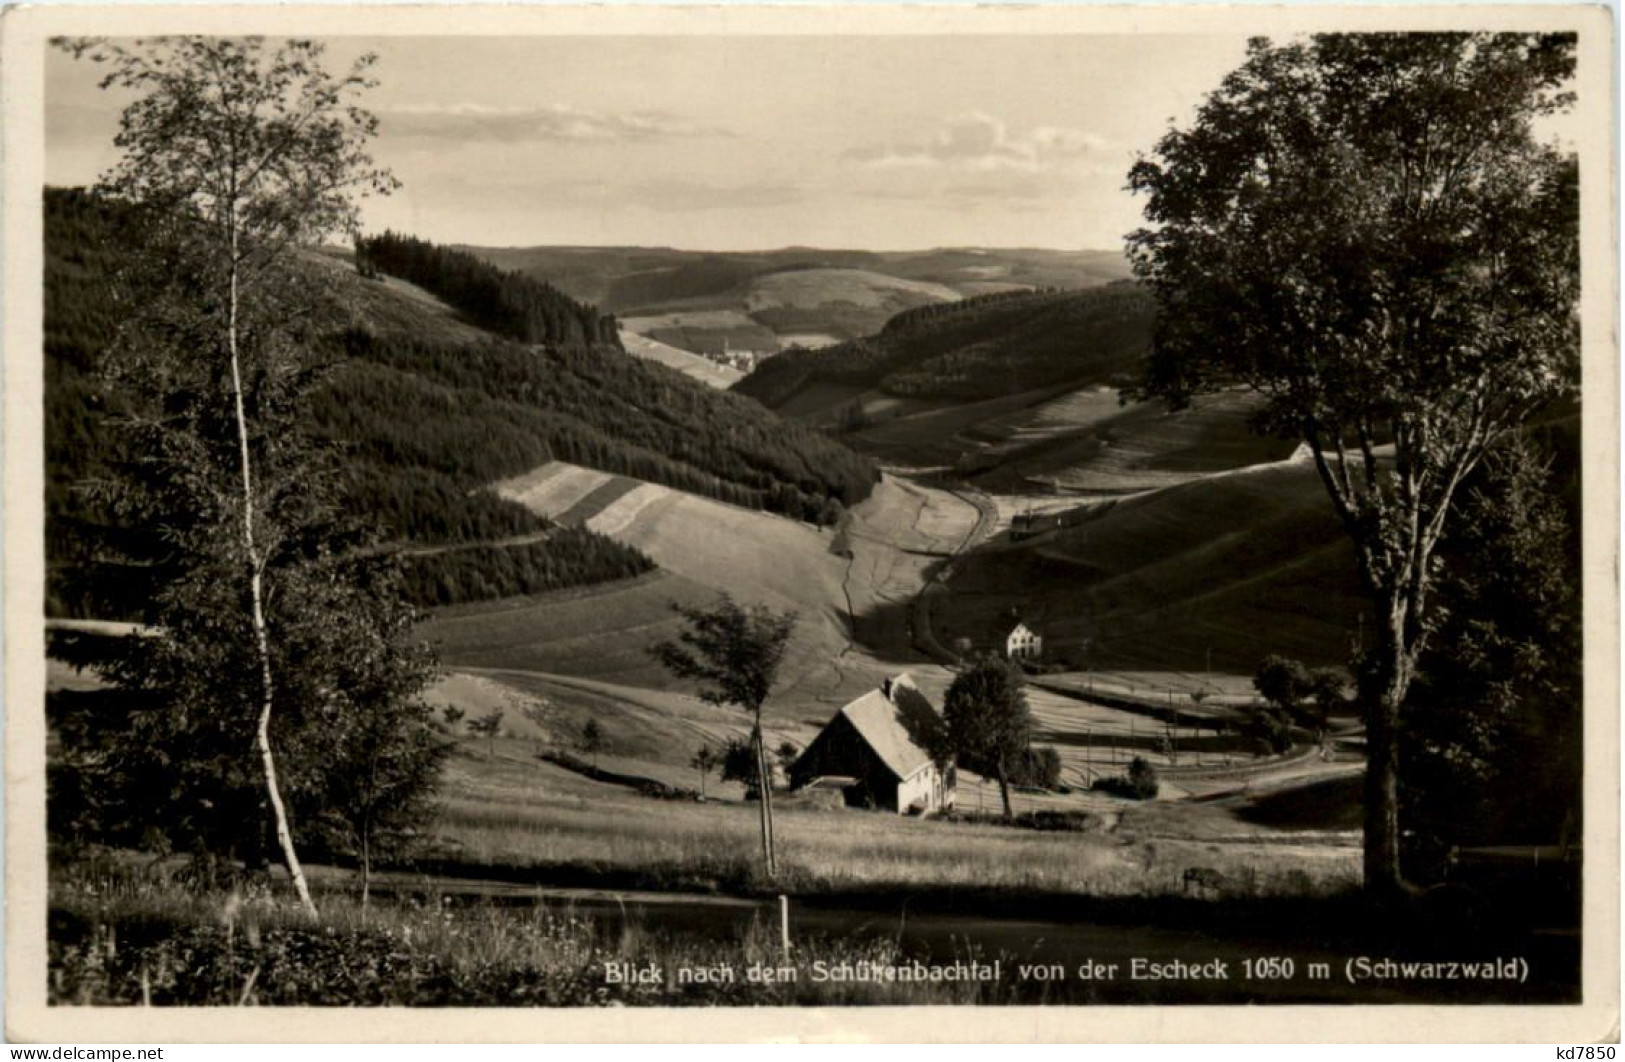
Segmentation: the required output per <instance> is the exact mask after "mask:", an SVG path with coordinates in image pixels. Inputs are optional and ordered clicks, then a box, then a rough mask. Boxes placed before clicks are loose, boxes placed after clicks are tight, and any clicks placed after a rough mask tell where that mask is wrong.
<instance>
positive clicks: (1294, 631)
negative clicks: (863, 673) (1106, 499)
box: [933, 460, 1364, 673]
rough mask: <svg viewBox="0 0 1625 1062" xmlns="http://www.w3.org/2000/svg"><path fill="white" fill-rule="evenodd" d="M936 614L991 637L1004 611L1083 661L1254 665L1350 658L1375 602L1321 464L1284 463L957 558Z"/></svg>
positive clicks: (1129, 501) (1157, 666)
mask: <svg viewBox="0 0 1625 1062" xmlns="http://www.w3.org/2000/svg"><path fill="white" fill-rule="evenodd" d="M949 590H950V592H949V593H948V594H946V595H943V596H942V597H940V598H938V599H937V603H936V605H935V606H934V610H933V622H934V625H935V627H936V630H937V633H938V636H939V637H940V638H942V639H943V640H944V641H947V640H948V639H949V638H952V637H954V636H957V635H964V636H968V637H970V638H972V639H973V640H975V641H976V642H977V643H978V644H982V643H984V642H985V640H986V637H987V630H988V627H989V626H990V625H991V623H992V620H993V618H994V617H995V616H996V615H997V614H998V613H999V612H1000V611H1001V610H1003V609H1006V608H1010V607H1012V606H1014V607H1017V608H1020V609H1022V611H1023V612H1024V614H1026V615H1028V616H1029V617H1031V618H1033V619H1034V620H1036V621H1037V622H1038V624H1039V625H1040V626H1041V627H1042V628H1043V632H1044V634H1045V636H1046V651H1047V652H1049V653H1051V654H1053V655H1055V656H1057V657H1059V658H1062V659H1067V658H1071V659H1072V662H1073V663H1074V664H1075V665H1076V666H1078V667H1089V668H1091V669H1099V668H1121V669H1140V670H1172V671H1188V672H1200V671H1202V670H1204V668H1205V667H1206V664H1207V660H1208V654H1209V651H1211V659H1212V662H1213V667H1214V669H1215V670H1219V671H1227V672H1232V673H1237V672H1239V673H1250V672H1251V671H1252V670H1254V669H1255V668H1256V667H1257V664H1258V662H1259V660H1261V659H1262V658H1263V657H1264V656H1265V655H1267V654H1269V653H1283V654H1285V655H1288V656H1295V657H1299V658H1301V659H1303V660H1305V661H1306V662H1309V663H1315V664H1320V663H1324V664H1331V663H1338V662H1341V661H1343V660H1345V659H1346V658H1347V655H1348V650H1349V644H1350V641H1351V640H1352V639H1353V638H1355V637H1356V635H1357V631H1358V628H1359V622H1360V621H1359V619H1358V617H1359V614H1360V610H1361V609H1362V608H1363V607H1364V605H1363V598H1362V597H1361V595H1360V593H1359V588H1358V585H1357V583H1356V577H1355V568H1354V560H1353V556H1352V553H1351V548H1350V547H1349V546H1348V544H1347V542H1346V539H1345V535H1344V532H1343V530H1342V528H1341V526H1340V525H1339V524H1338V522H1337V520H1336V517H1335V516H1334V515H1333V513H1332V511H1331V505H1330V503H1329V502H1328V501H1327V499H1326V497H1325V495H1324V491H1323V488H1322V486H1321V484H1320V481H1319V478H1318V476H1317V475H1316V473H1315V470H1314V467H1313V465H1312V464H1310V463H1309V462H1308V461H1307V460H1297V461H1290V462H1280V463H1276V464H1272V465H1265V466H1260V467H1258V468H1253V469H1247V470H1244V471H1241V472H1236V473H1232V474H1228V475H1221V476H1213V477H1210V478H1207V479H1203V480H1197V481H1194V482H1190V483H1186V484H1184V485H1181V486H1176V487H1172V488H1169V489H1166V490H1161V491H1157V492H1155V493H1151V494H1146V495H1142V496H1138V497H1132V498H1125V499H1123V500H1120V501H1118V502H1116V503H1115V504H1111V505H1106V506H1100V507H1098V508H1097V509H1096V510H1094V513H1093V515H1092V516H1091V517H1090V518H1088V519H1086V520H1085V521H1084V522H1082V523H1080V524H1079V525H1078V526H1076V527H1072V528H1068V529H1066V530H1065V531H1062V532H1061V533H1059V534H1057V535H1055V536H1052V537H1048V538H1045V539H1043V540H1040V542H1039V543H1038V544H1035V545H1029V546H1026V547H1016V548H1010V547H1005V548H999V549H992V550H984V551H981V552H978V553H977V554H975V555H973V556H972V557H971V558H968V559H967V560H966V561H964V562H963V563H962V564H960V565H959V566H958V570H957V571H956V573H955V575H954V577H953V579H952V581H951V582H950V584H949Z"/></svg>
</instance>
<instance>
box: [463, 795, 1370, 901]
mask: <svg viewBox="0 0 1625 1062" xmlns="http://www.w3.org/2000/svg"><path fill="white" fill-rule="evenodd" d="M757 829H758V826H757V823H756V819H755V813H754V811H753V810H752V809H751V808H750V807H749V806H748V805H737V804H683V803H675V802H670V801H655V800H649V799H646V798H642V797H637V796H633V795H628V796H625V797H621V796H611V797H606V798H604V799H603V800H601V801H592V800H580V799H572V798H551V799H550V798H548V797H545V796H544V797H539V798H538V799H537V800H535V801H533V802H531V803H528V804H523V805H521V804H517V803H509V802H492V801H490V800H489V799H480V800H475V799H467V798H462V797H452V798H450V799H449V800H448V801H447V803H446V806H445V809H444V813H443V815H442V817H441V821H440V824H439V826H438V827H437V831H436V834H435V842H436V849H437V852H438V854H439V855H440V856H442V857H443V858H444V860H445V861H446V862H447V863H449V864H450V865H451V866H452V867H456V868H467V870H468V872H470V873H476V874H477V873H478V872H479V869H480V868H482V867H484V868H504V869H508V870H513V871H519V872H526V871H530V872H534V873H535V875H536V877H537V878H539V879H540V878H545V877H547V876H548V874H550V873H552V874H556V875H562V876H563V877H564V878H565V879H567V880H572V881H581V880H582V879H583V878H589V877H591V876H593V875H601V876H603V877H604V878H605V879H606V880H611V881H615V882H617V883H620V884H623V885H626V884H637V885H642V886H644V887H649V888H702V889H714V888H721V889H727V890H734V891H746V892H750V891H761V890H765V889H767V888H768V887H769V885H770V883H768V882H766V881H765V880H763V879H762V878H761V877H760V876H759V867H758V863H759V858H758V851H759V848H758V845H759V841H758V837H757V832H756V831H757ZM776 830H777V836H778V847H779V852H780V863H781V871H780V877H779V879H778V880H777V881H775V882H773V883H771V886H772V887H773V888H774V889H776V890H789V891H793V892H800V893H809V894H810V893H821V892H824V893H828V892H863V891H887V890H894V889H920V888H927V889H930V888H940V889H975V890H977V891H978V892H1009V893H1013V894H1014V893H1046V894H1062V895H1087V896H1097V897H1146V896H1165V895H1178V894H1180V893H1181V892H1182V891H1183V889H1184V881H1183V872H1184V871H1185V870H1186V869H1188V868H1190V867H1191V866H1204V867H1212V868H1214V869H1217V870H1219V871H1221V872H1222V873H1223V874H1225V876H1226V878H1227V879H1228V880H1230V881H1231V882H1232V885H1231V894H1232V895H1245V896H1251V897H1268V896H1295V897H1302V896H1306V895H1308V896H1314V895H1331V894H1336V893H1340V892H1344V891H1347V890H1350V889H1353V888H1355V887H1357V886H1358V883H1359V855H1358V851H1357V849H1355V848H1353V847H1349V846H1320V847H1316V846H1305V845H1282V844H1264V843H1259V844H1245V843H1227V844H1225V845H1224V846H1222V847H1220V846H1213V845H1201V844H1198V843H1195V842H1191V843H1179V842H1171V841H1156V842H1146V841H1140V840H1136V839H1134V838H1132V837H1130V836H1127V835H1124V834H1108V833H1105V832H1100V833H1076V832H1042V831H1036V830H1021V829H1011V828H1009V827H1005V826H999V825H991V824H981V823H966V822H942V821H931V820H926V821H921V820H918V819H905V818H900V817H897V816H893V815H885V814H880V813H865V812H858V811H815V810H806V809H785V810H783V811H782V812H781V813H780V814H779V815H778V816H777V824H776ZM566 872H568V873H566Z"/></svg>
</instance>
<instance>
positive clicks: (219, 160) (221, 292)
mask: <svg viewBox="0 0 1625 1062" xmlns="http://www.w3.org/2000/svg"><path fill="white" fill-rule="evenodd" d="M61 43H62V44H63V46H64V47H66V48H67V49H69V50H70V51H71V52H72V53H74V54H76V55H78V56H80V57H82V58H88V59H90V60H91V61H93V62H96V63H100V64H104V65H105V66H106V67H107V73H106V75H105V76H104V77H103V79H102V82H101V85H102V88H103V89H104V90H114V91H118V92H121V93H124V94H127V95H130V96H133V100H132V102H130V103H129V104H128V105H127V106H126V107H125V108H124V111H123V113H122V116H121V118H120V126H119V132H118V135H117V138H116V144H117V146H118V148H119V149H120V151H121V157H120V160H119V161H118V163H117V164H116V165H115V166H114V167H113V168H112V170H111V171H110V172H108V173H107V174H106V175H104V177H103V178H102V179H101V181H100V182H99V185H98V191H99V192H100V193H101V194H102V195H104V196H106V197H107V198H109V199H111V200H114V201H117V202H119V203H122V204H124V205H125V206H126V207H127V208H128V209H130V210H131V211H132V212H133V213H134V214H135V216H136V217H137V218H138V219H139V222H140V227H139V232H140V233H141V246H140V247H139V248H137V249H136V257H137V261H138V268H140V269H141V270H143V271H144V272H146V273H147V277H146V278H145V280H146V287H145V290H146V291H147V292H148V293H149V295H150V296H151V297H150V298H147V299H144V300H143V303H142V305H139V306H132V307H131V315H132V319H134V320H135V321H136V322H137V324H138V327H135V328H133V329H129V330H127V331H126V334H125V336H124V346H125V351H124V353H125V355H126V356H125V357H124V359H123V364H122V366H121V368H120V369H119V370H117V371H122V373H123V374H124V375H125V378H126V379H130V378H133V377H135V376H137V375H140V376H142V377H144V379H143V380H142V381H141V386H142V388H143V389H144V390H146V391H147V392H148V394H149V396H150V397H152V399H153V400H152V401H151V402H149V403H148V404H147V406H146V407H145V411H144V416H145V417H146V419H147V423H146V425H145V427H146V429H147V432H148V441H149V442H151V443H152V444H153V445H152V449H151V450H150V451H149V453H148V458H149V459H150V460H153V461H157V460H160V459H161V460H162V461H163V462H164V463H165V465H166V472H165V475H166V476H167V477H168V478H167V479H166V480H165V481H164V485H163V486H161V487H160V488H158V490H157V493H160V494H162V493H165V492H167V494H168V499H167V500H168V501H169V502H171V503H181V504H186V505H192V506H197V505H200V504H201V505H202V506H203V508H204V510H205V511H204V512H203V513H196V512H194V513H191V514H190V515H188V516H186V517H176V516H175V515H174V514H175V512H176V511H178V510H179V509H180V507H181V505H180V504H171V505H170V507H169V511H170V514H171V518H172V519H177V520H179V521H180V522H182V523H187V524H189V525H190V526H191V528H192V530H193V531H194V532H197V531H199V530H200V529H201V530H202V531H203V532H204V533H206V532H207V530H208V529H209V517H210V516H215V517H218V518H219V519H220V520H221V521H222V522H221V523H220V524H218V525H217V526H218V527H229V528H230V529H231V530H230V532H229V533H230V536H231V538H232V539H233V541H234V543H235V545H234V546H233V547H231V548H230V549H225V547H224V544H217V545H218V546H220V551H219V554H218V556H217V560H219V561H221V562H222V563H221V565H220V567H221V571H219V573H218V574H219V575H221V576H222V579H221V585H220V586H219V587H209V586H206V585H203V583H202V582H200V578H201V577H200V575H199V572H198V570H196V569H194V571H193V579H192V582H193V590H194V592H196V593H200V594H207V593H210V592H218V593H219V594H221V595H223V596H224V598H225V599H226V600H224V601H221V602H219V603H220V604H222V605H226V606H228V607H230V606H231V605H235V607H236V609H237V611H238V616H239V618H240V624H228V625H226V629H223V630H221V631H219V632H217V633H218V634H219V636H220V637H221V638H222V639H228V640H230V639H236V638H242V639H244V640H246V642H247V643H248V646H249V652H248V654H247V656H248V657H249V658H251V659H252V661H253V663H252V670H253V672H254V678H253V682H254V684H255V685H256V686H257V694H256V696H255V700H256V702H257V705H256V708H255V712H254V726H253V747H254V749H255V752H256V755H257V758H258V761H259V769H260V772H261V774H262V779H263V790H264V795H265V799H266V802H267V804H268V806H269V809H270V813H271V819H272V825H273V828H274V831H275V834H276V842H277V846H278V848H279V849H280V852H281V856H282V860H283V862H284V864H285V865H286V867H287V870H288V873H289V876H290V877H291V879H292V881H293V885H294V888H295V889H296V891H297V892H298V895H299V899H300V902H301V903H302V904H303V905H304V906H305V907H306V908H307V909H309V910H310V911H312V912H314V911H315V905H314V903H313V901H312V900H311V897H310V890H309V887H308V885H307V883H306V881H305V876H304V873H303V871H302V869H301V867H300V862H299V857H298V853H297V851H296V848H295V844H294V836H293V831H292V829H291V827H290V823H289V815H288V809H287V805H286V803H285V800H284V791H283V790H284V786H283V784H282V782H281V780H280V777H279V761H278V755H277V752H276V749H275V748H274V747H273V741H272V735H273V731H274V727H273V721H274V715H275V712H276V710H277V708H278V704H279V690H285V689H286V688H287V686H288V685H290V683H289V679H288V676H287V675H278V674H277V666H278V662H279V654H278V652H277V648H276V647H275V646H274V645H273V644H272V628H271V625H270V624H269V623H268V622H267V597H268V592H269V590H268V587H267V585H266V576H267V571H268V569H269V568H270V567H271V566H272V564H273V563H274V561H275V559H276V558H277V557H278V555H279V554H286V553H288V552H290V551H294V552H296V551H298V550H299V549H301V548H302V546H301V543H299V542H298V541H297V539H298V536H299V534H300V527H299V525H300V521H297V520H288V519H284V518H282V513H283V511H284V510H285V508H286V507H287V506H289V505H293V504H295V503H296V502H297V500H298V497H299V493H300V491H301V490H302V489H303V487H304V486H305V484H304V482H303V481H304V475H303V474H304V473H305V472H308V469H304V468H302V466H301V464H300V461H299V460H298V457H299V452H298V444H297V442H296V441H294V440H291V439H289V438H286V437H284V436H282V435H280V434H279V433H278V432H277V430H276V428H277V427H278V426H279V425H286V424H287V423H288V421H289V419H290V416H291V415H296V413H295V411H293V410H291V409H290V403H291V402H293V401H294V400H295V399H296V398H297V396H298V395H300V394H302V393H303V392H304V391H305V390H306V389H308V384H309V382H310V379H311V377H312V374H313V373H316V372H318V371H319V368H320V367H319V366H317V365H315V364H314V362H313V358H312V355H311V345H310V339H311V336H310V334H309V332H308V328H309V326H310V321H311V315H312V314H313V312H314V309H315V307H316V305H317V304H318V303H319V302H320V299H319V298H318V295H319V292H317V291H316V290H314V288H313V285H312V284H311V283H310V281H309V278H308V276H304V275H302V274H305V273H308V263H302V262H300V261H298V259H299V257H300V255H301V253H302V249H303V248H306V247H308V246H309V245H312V244H315V243H318V242H320V241H321V240H322V239H324V238H326V237H329V236H332V235H335V234H338V233H344V232H346V231H351V230H353V229H354V227H355V222H356V212H357V204H358V200H359V199H360V198H361V197H362V196H364V195H366V194H369V193H370V194H387V193H388V192H389V191H391V190H392V189H393V188H394V186H395V182H394V179H393V178H392V177H391V176H390V175H389V173H388V172H387V171H386V170H384V169H381V168H379V167H378V166H376V165H374V163H373V160H372V158H371V157H370V156H369V155H368V153H367V144H368V141H369V140H370V139H371V137H372V136H373V134H374V132H375V130H376V119H374V118H373V117H372V116H371V115H370V114H368V113H367V112H366V111H365V110H363V109H362V108H361V107H360V106H359V103H358V100H359V98H360V96H361V95H362V94H363V93H364V92H365V91H366V90H368V89H369V88H371V87H373V86H374V84H375V82H374V81H373V80H372V79H371V77H370V74H369V71H370V68H371V67H372V65H373V61H374V60H373V57H372V56H370V55H368V56H363V57H362V58H361V59H360V60H358V61H357V62H356V63H355V64H354V66H353V67H352V68H351V69H350V70H349V72H348V73H347V74H345V75H343V76H334V75H331V74H329V73H328V72H327V71H326V70H325V69H324V67H323V64H322V59H323V47H322V45H320V44H318V43H315V42H312V41H303V40H290V41H285V42H282V43H279V44H277V45H275V46H271V45H269V44H268V43H267V42H265V41H263V40H261V39H259V38H243V39H225V38H210V37H164V38H153V39H146V40H140V41H136V42H134V43H133V44H130V45H124V44H117V43H109V42H99V41H64V42H61ZM225 483H229V484H230V488H229V491H228V490H227V489H226V488H225V487H224V486H223V484H225ZM158 508H159V509H162V508H163V504H162V500H160V501H159V502H158ZM233 510H234V515H232V511H233ZM172 537H175V533H173V532H172ZM194 545H195V541H194ZM306 545H308V544H306Z"/></svg>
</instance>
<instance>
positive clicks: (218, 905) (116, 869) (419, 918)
mask: <svg viewBox="0 0 1625 1062" xmlns="http://www.w3.org/2000/svg"><path fill="white" fill-rule="evenodd" d="M319 899H320V902H321V916H320V918H319V919H312V918H311V917H310V916H308V915H306V914H305V913H303V912H302V911H300V910H299V909H297V908H296V907H294V906H293V905H292V904H290V903H289V902H287V899H286V897H285V895H284V894H283V893H282V892H281V891H280V889H278V890H277V891H272V890H270V889H268V888H267V887H266V885H265V884H264V883H263V882H254V881H247V880H239V881H237V882H235V883H216V884H211V885H199V884H197V883H189V882H185V881H177V880H176V879H174V878H173V877H170V876H166V875H165V874H162V873H159V872H155V871H151V870H145V871H143V870H132V869H131V868H130V867H129V866H128V865H127V864H119V863H115V862H112V861H84V862H80V863H78V864H76V865H74V866H72V867H70V868H65V869H63V870H61V871H60V872H57V871H55V870H54V871H53V881H52V892H51V913H50V932H49V956H48V961H49V975H48V988H47V997H48V999H49V1000H50V1002H51V1003H52V1004H54V1005H70V1006H71V1005H101V1006H107V1005H135V1004H141V1005H153V1006H175V1005H185V1006H465V1007H466V1006H502V1007H522V1006H624V1005H634V1006H636V1005H644V1006H666V1005H672V1004H723V1005H727V1004H733V1005H748V1006H771V1005H786V1004H826V1005H842V1004H900V1003H941V1004H952V1003H986V1002H1000V1001H1002V1000H1001V999H1000V998H999V992H1000V987H999V986H997V985H983V984H978V983H975V982H959V983H945V982H934V983H932V982H927V983H903V982H890V983H886V982H882V983H854V982H850V981H846V982H843V981H829V982H817V981H813V980H810V979H801V980H797V981H795V982H789V983H786V982H776V983H765V984H752V983H746V982H745V980H744V978H743V976H742V975H741V976H740V977H738V978H737V979H735V980H733V981H731V982H699V981H696V982H691V983H682V982H680V981H679V980H678V979H677V977H676V974H675V971H676V970H677V969H678V968H680V967H690V968H697V967H716V966H718V965H728V966H731V967H733V968H734V969H735V970H737V971H743V970H745V969H746V968H747V967H748V966H749V965H751V964H761V965H764V966H774V965H778V964H780V963H782V961H783V959H782V953H781V952H780V951H779V949H778V943H777V941H776V940H775V938H774V935H773V933H772V932H771V931H770V930H769V929H768V928H764V927H762V926H760V925H758V924H755V923H752V924H751V925H749V926H747V927H745V928H743V929H742V930H740V931H739V932H738V933H736V934H735V935H734V936H733V937H732V938H731V939H726V940H702V939H695V938H691V937H687V936H682V935H674V934H671V933H667V932H662V931H659V930H651V929H645V928H644V927H642V926H640V925H638V924H637V923H636V922H628V921H627V920H625V919H620V920H616V921H614V922H613V923H612V922H611V921H609V920H606V919H594V918H591V917H587V916H584V915H582V914H580V913H578V912H577V911H576V910H575V909H573V907H572V906H570V905H569V904H547V903H533V904H526V905H524V906H520V907H514V906H501V905H495V904H490V903H479V902H476V903H467V902H463V901H461V900H459V899H458V898H455V897H452V896H441V897H439V898H435V897H433V896H431V897H428V898H426V899H425V898H421V897H420V898H412V899H406V900H402V901H388V902H376V901H375V902H373V903H371V904H368V905H366V906H363V905H362V904H361V903H360V902H358V901H357V900H356V899H355V898H353V897H351V896H347V895H345V894H342V893H335V892H324V893H321V894H320V895H319ZM795 961H796V962H797V963H798V964H800V965H803V966H809V965H810V964H812V963H814V962H825V963H830V964H836V963H853V964H858V963H861V962H865V961H867V962H870V963H876V964H881V965H889V964H893V963H897V962H899V961H904V960H903V956H902V955H901V952H900V949H899V947H898V945H897V944H896V942H895V941H892V940H888V939H886V938H884V937H877V938H868V939H864V940H855V939H843V938H829V937H811V938H807V939H802V940H798V942H797V944H796V953H795ZM610 963H633V964H636V965H638V966H648V965H649V964H655V965H657V966H659V967H660V968H661V970H662V971H666V977H665V978H664V979H662V980H661V981H659V982H657V983H654V984H615V983H608V982H607V979H606V977H605V967H606V965H607V964H610Z"/></svg>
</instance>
